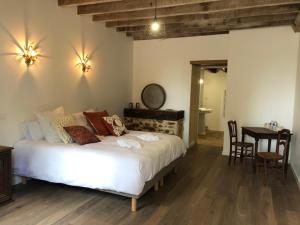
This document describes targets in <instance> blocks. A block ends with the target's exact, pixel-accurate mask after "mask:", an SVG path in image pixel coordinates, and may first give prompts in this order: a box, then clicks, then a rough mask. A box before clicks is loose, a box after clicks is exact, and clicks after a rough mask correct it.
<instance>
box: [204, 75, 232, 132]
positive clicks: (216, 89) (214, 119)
mask: <svg viewBox="0 0 300 225" xmlns="http://www.w3.org/2000/svg"><path fill="white" fill-rule="evenodd" d="M202 87H203V89H204V90H203V104H204V105H203V106H204V107H206V108H209V109H212V112H211V113H208V114H206V116H205V124H206V126H207V127H208V129H209V130H214V131H224V124H225V122H224V119H225V118H224V92H225V90H226V73H224V72H223V71H221V70H220V71H219V72H218V73H211V72H209V71H208V70H205V72H204V84H203V86H202Z"/></svg>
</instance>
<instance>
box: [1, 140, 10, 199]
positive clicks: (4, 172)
mask: <svg viewBox="0 0 300 225" xmlns="http://www.w3.org/2000/svg"><path fill="white" fill-rule="evenodd" d="M11 150H12V148H10V147H5V146H0V203H3V202H5V201H9V200H11V195H12V183H11V178H12V171H11Z"/></svg>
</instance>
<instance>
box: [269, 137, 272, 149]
mask: <svg viewBox="0 0 300 225" xmlns="http://www.w3.org/2000/svg"><path fill="white" fill-rule="evenodd" d="M271 146H272V139H268V152H270V151H271Z"/></svg>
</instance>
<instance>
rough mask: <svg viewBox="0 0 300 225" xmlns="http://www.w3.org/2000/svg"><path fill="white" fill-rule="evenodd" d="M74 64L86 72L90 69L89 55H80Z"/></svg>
mask: <svg viewBox="0 0 300 225" xmlns="http://www.w3.org/2000/svg"><path fill="white" fill-rule="evenodd" d="M76 66H78V67H80V69H81V71H82V72H83V73H87V72H89V71H90V70H91V69H92V66H91V62H90V57H89V56H82V57H80V59H79V63H77V64H76Z"/></svg>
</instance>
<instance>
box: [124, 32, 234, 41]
mask: <svg viewBox="0 0 300 225" xmlns="http://www.w3.org/2000/svg"><path fill="white" fill-rule="evenodd" d="M228 33H229V31H218V32H216V31H215V32H200V33H172V34H168V35H165V36H149V35H148V36H147V35H144V34H134V35H131V34H128V35H127V36H129V37H130V36H132V37H133V39H134V40H136V41H138V40H153V39H168V38H182V37H195V36H208V35H220V34H228Z"/></svg>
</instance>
